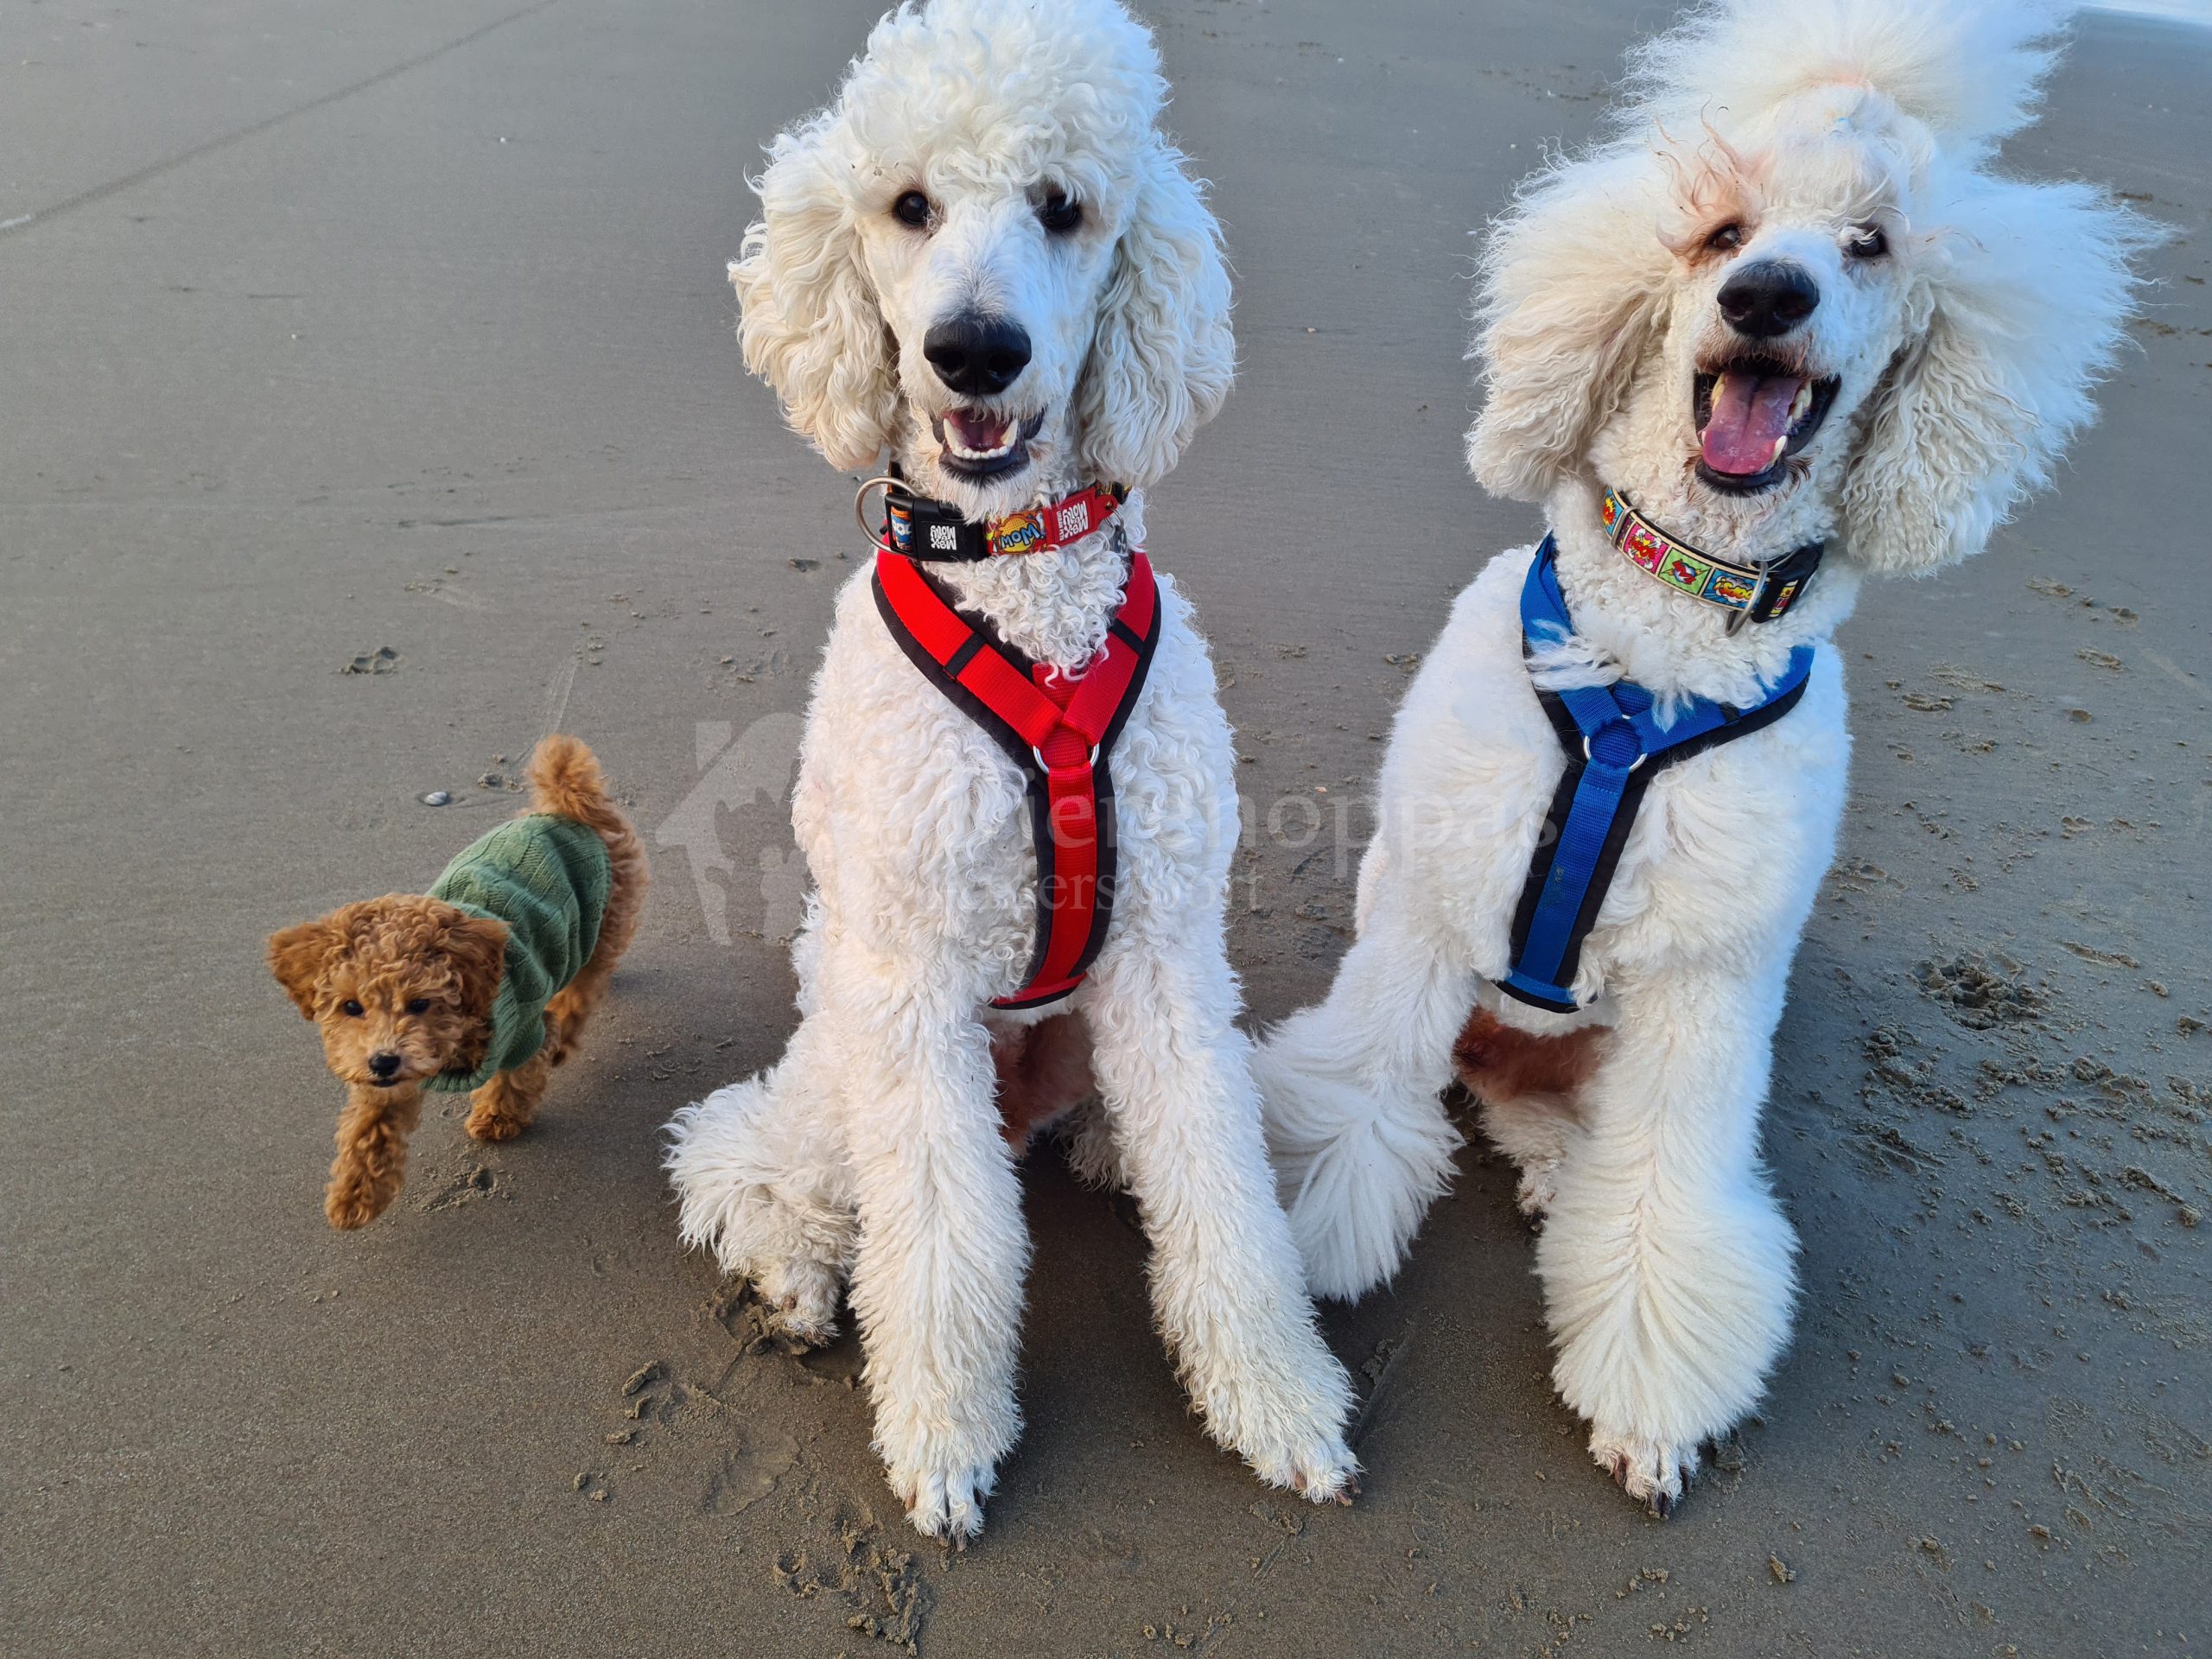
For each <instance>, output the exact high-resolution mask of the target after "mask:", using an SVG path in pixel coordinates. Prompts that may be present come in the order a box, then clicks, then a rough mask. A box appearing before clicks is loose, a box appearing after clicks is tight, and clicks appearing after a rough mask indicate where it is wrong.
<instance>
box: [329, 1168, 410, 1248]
mask: <svg viewBox="0 0 2212 1659" xmlns="http://www.w3.org/2000/svg"><path fill="white" fill-rule="evenodd" d="M398 1191H399V1188H398V1186H397V1184H396V1183H394V1184H389V1185H387V1184H384V1183H380V1182H378V1181H375V1180H372V1179H370V1178H369V1177H367V1176H365V1175H359V1174H346V1175H334V1176H333V1177H331V1180H330V1185H328V1186H327V1187H326V1188H325V1189H324V1190H323V1194H322V1213H323V1215H324V1216H325V1217H327V1219H328V1221H329V1223H330V1224H331V1225H332V1226H333V1227H335V1228H336V1229H338V1230H339V1231H340V1232H341V1233H350V1232H352V1231H353V1230H354V1229H355V1228H357V1227H365V1226H367V1225H368V1224H370V1223H371V1222H372V1221H374V1220H375V1219H376V1218H377V1217H378V1216H380V1215H382V1214H384V1212H385V1211H386V1210H387V1209H389V1208H390V1207H391V1200H392V1197H393V1195H394V1194H395V1193H397V1192H398Z"/></svg>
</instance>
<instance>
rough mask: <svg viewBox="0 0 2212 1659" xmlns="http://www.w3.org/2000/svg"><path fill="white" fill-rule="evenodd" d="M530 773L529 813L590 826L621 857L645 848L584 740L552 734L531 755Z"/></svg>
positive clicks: (596, 757)
mask: <svg viewBox="0 0 2212 1659" xmlns="http://www.w3.org/2000/svg"><path fill="white" fill-rule="evenodd" d="M529 777H530V809H531V811H533V812H550V813H553V814H555V815H556V817H563V818H574V819H575V821H576V822H577V823H582V824H587V825H588V826H589V827H590V828H592V829H595V830H597V831H598V832H599V836H600V839H601V840H602V841H604V842H606V843H607V849H608V850H609V851H610V852H613V853H615V854H617V855H620V854H622V853H624V852H626V851H629V850H631V849H639V842H638V832H637V830H636V829H633V828H632V826H631V823H630V820H629V819H628V818H626V817H624V816H623V815H622V809H621V808H620V807H619V806H617V805H615V804H614V798H613V796H611V795H609V794H608V793H607V774H606V773H605V772H601V770H600V769H599V757H598V756H597V755H595V754H594V753H592V752H591V750H590V749H589V748H588V747H586V746H585V744H584V742H583V740H582V739H581V738H575V737H570V736H569V735H568V734H565V733H563V732H556V733H554V734H552V735H551V736H550V737H549V738H547V739H546V740H545V741H543V742H542V743H540V744H539V745H538V746H537V752H536V753H533V754H532V755H531V757H530V770H529ZM639 851H640V852H641V851H642V849H639Z"/></svg>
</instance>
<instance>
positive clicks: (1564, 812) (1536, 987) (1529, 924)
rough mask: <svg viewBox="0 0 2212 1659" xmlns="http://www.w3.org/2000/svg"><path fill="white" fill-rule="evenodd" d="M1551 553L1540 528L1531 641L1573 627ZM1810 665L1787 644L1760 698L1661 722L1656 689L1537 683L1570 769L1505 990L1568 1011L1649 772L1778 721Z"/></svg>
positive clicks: (1700, 708) (1538, 859)
mask: <svg viewBox="0 0 2212 1659" xmlns="http://www.w3.org/2000/svg"><path fill="white" fill-rule="evenodd" d="M1558 555H1559V549H1558V547H1557V545H1556V544H1555V543H1554V541H1553V539H1552V538H1551V537H1549V536H1547V537H1544V544H1543V545H1542V546H1541V547H1540V548H1538V549H1537V550H1536V556H1535V560H1534V562H1533V563H1530V565H1529V579H1528V581H1527V582H1524V583H1523V584H1522V588H1521V632H1522V642H1523V646H1524V649H1527V650H1529V651H1530V652H1534V650H1535V648H1536V647H1537V646H1539V645H1548V644H1553V643H1555V642H1557V641H1559V640H1561V639H1567V638H1568V637H1569V636H1570V635H1572V634H1573V632H1574V623H1573V619H1572V618H1570V617H1569V616H1568V614H1567V600H1566V597H1565V596H1564V595H1563V594H1561V593H1560V586H1559V571H1558V569H1557V568H1556V565H1557V559H1558ZM1812 668H1813V648H1812V647H1811V646H1810V645H1799V646H1798V647H1797V648H1796V650H1794V651H1792V652H1790V653H1789V667H1787V668H1786V669H1784V670H1783V674H1782V678H1781V679H1780V681H1779V682H1778V683H1777V684H1776V685H1775V686H1774V688H1773V689H1772V690H1770V692H1769V693H1768V695H1767V697H1766V700H1765V701H1764V702H1761V703H1759V704H1758V706H1757V707H1756V708H1751V709H1732V708H1730V707H1729V706H1728V705H1727V704H1726V703H1720V702H1713V701H1712V700H1711V699H1710V698H1707V697H1694V698H1692V699H1690V700H1689V705H1688V708H1687V709H1683V710H1682V711H1681V712H1680V713H1678V714H1677V715H1675V718H1674V719H1673V720H1672V721H1669V722H1667V723H1665V724H1662V723H1661V722H1660V721H1659V720H1658V719H1657V717H1656V716H1655V715H1653V713H1652V708H1653V704H1654V702H1655V699H1654V698H1653V697H1652V695H1651V694H1650V693H1649V691H1647V690H1644V689H1643V687H1642V686H1640V685H1632V684H1630V683H1629V682H1628V681H1626V680H1617V681H1615V682H1614V683H1612V684H1611V685H1584V686H1577V687H1575V688H1573V690H1565V691H1550V690H1545V689H1544V688H1543V687H1541V686H1539V687H1537V688H1536V697H1537V700H1538V701H1539V702H1541V703H1542V704H1543V708H1544V713H1545V714H1546V715H1548V716H1549V718H1550V720H1551V722H1552V728H1553V729H1554V731H1556V732H1557V733H1558V734H1559V741H1560V746H1561V747H1564V748H1565V749H1566V751H1567V773H1566V775H1565V776H1564V777H1562V778H1561V779H1560V784H1559V790H1558V792H1557V793H1555V794H1554V796H1553V797H1552V804H1551V805H1550V806H1549V807H1548V809H1546V810H1545V813H1544V829H1543V834H1542V836H1541V837H1539V839H1538V841H1537V842H1536V855H1535V860H1534V861H1532V862H1531V863H1530V865H1529V880H1528V881H1527V883H1526V884H1525V885H1524V886H1523V887H1522V889H1521V904H1520V907H1519V909H1518V910H1516V912H1514V917H1513V969H1512V971H1511V972H1510V973H1509V974H1507V975H1506V976H1505V977H1504V978H1503V979H1502V980H1500V981H1498V982H1497V986H1498V988H1499V989H1500V990H1502V991H1503V992H1504V993H1505V994H1506V995H1508V996H1510V997H1513V998H1515V999H1516V1001H1522V1002H1526V1003H1528V1004H1529V1005H1530V1006H1531V1007H1539V1008H1548V1009H1550V1010H1551V1011H1552V1012H1553V1013H1554V1014H1573V1012H1574V1011H1575V1009H1576V1007H1578V1004H1577V1003H1576V1002H1575V1000H1574V994H1573V992H1572V991H1571V990H1569V989H1567V987H1568V986H1570V985H1572V984H1573V982H1574V976H1575V971H1576V969H1577V968H1578V967H1579V966H1580V963H1581V960H1582V942H1583V941H1584V940H1585V939H1586V938H1589V936H1590V930H1591V929H1592V927H1593V926H1595V925H1597V921H1598V912H1599V909H1600V908H1601V907H1602V906H1604V904H1605V893H1606V890H1607V889H1608V888H1609V887H1611V886H1612V882H1613V872H1614V870H1615V869H1616V868H1618V866H1619V864H1620V859H1621V849H1622V848H1624V846H1626V845H1627V844H1628V835H1629V830H1630V828H1631V827H1632V826H1633V825H1634V824H1635V823H1636V812H1637V808H1638V807H1639V806H1641V805H1642V804H1643V791H1645V790H1646V789H1648V788H1649V787H1650V785H1651V779H1653V777H1655V776H1656V774H1657V773H1658V772H1661V771H1662V770H1663V769H1664V768H1666V767H1668V766H1672V765H1674V764H1675V762H1676V761H1677V760H1688V759H1689V758H1690V757H1691V756H1692V755H1694V754H1700V753H1704V752H1705V751H1706V750H1707V749H1709V748H1713V747H1715V746H1716V745H1719V744H1722V743H1726V742H1728V741H1732V739H1735V738H1738V737H1748V736H1749V735H1751V733H1753V732H1756V731H1758V729H1759V728H1761V727H1762V726H1770V725H1772V724H1773V723H1774V722H1775V721H1777V720H1780V719H1781V718H1782V717H1783V715H1786V714H1788V713H1789V711H1790V710H1791V709H1794V708H1795V707H1796V705H1797V700H1798V698H1800V697H1802V696H1804V695H1805V680H1806V677H1807V676H1808V674H1810V673H1811V672H1812Z"/></svg>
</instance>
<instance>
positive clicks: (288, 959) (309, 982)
mask: <svg viewBox="0 0 2212 1659" xmlns="http://www.w3.org/2000/svg"><path fill="white" fill-rule="evenodd" d="M345 937H346V936H345V933H344V931H343V930H342V929H340V927H339V926H338V925H337V924H336V923H335V922H334V920H333V919H332V918H330V917H328V916H318V917H316V918H315V920H313V921H311V922H302V923H301V924H300V925H298V926H297V927H288V928H285V929H283V931H279V932H276V933H271V934H270V936H269V971H270V973H272V974H274V975H275V976H277V983H278V984H279V985H282V986H283V988H284V995H287V996H289V997H290V998H291V999H292V1001H293V1004H294V1006H295V1007H297V1008H298V1009H299V1011H300V1012H301V1014H303V1015H304V1016H306V1017H307V1018H308V1019H309V1020H312V1019H314V1018H315V987H316V986H318V985H320V984H321V982H322V964H323V963H326V962H327V961H328V960H329V959H330V953H331V952H332V951H333V950H336V949H337V948H338V947H339V945H340V944H342V943H344V940H345Z"/></svg>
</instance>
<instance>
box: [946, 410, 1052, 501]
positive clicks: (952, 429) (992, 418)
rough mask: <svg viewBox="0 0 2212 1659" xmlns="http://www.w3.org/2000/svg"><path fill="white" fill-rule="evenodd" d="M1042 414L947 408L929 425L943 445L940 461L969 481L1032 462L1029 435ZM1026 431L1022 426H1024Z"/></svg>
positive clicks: (996, 475) (1000, 474) (998, 475)
mask: <svg viewBox="0 0 2212 1659" xmlns="http://www.w3.org/2000/svg"><path fill="white" fill-rule="evenodd" d="M1042 424H1043V420H1042V417H1041V416H1020V415H1001V414H993V413H991V412H990V411H989V410H982V409H948V410H945V411H944V414H942V415H938V416H931V420H930V429H931V431H932V432H934V433H935V434H936V435H937V441H938V442H939V443H940V444H942V445H944V450H943V453H942V454H940V455H939V456H938V465H939V466H940V467H944V470H945V471H946V472H948V473H950V474H952V475H953V476H954V477H955V478H957V479H963V480H966V481H967V482H969V483H970V484H981V483H983V482H985V481H986V480H989V479H994V478H1004V477H1005V476H1006V475H1007V474H1009V473H1018V472H1020V470H1021V469H1022V468H1023V467H1027V465H1028V464H1029V438H1030V436H1031V435H1034V434H1035V432H1036V431H1037V429H1038V428H1039V426H1041V425H1042ZM1025 426H1026V427H1027V432H1025V431H1024V430H1023V429H1024V427H1025Z"/></svg>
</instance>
